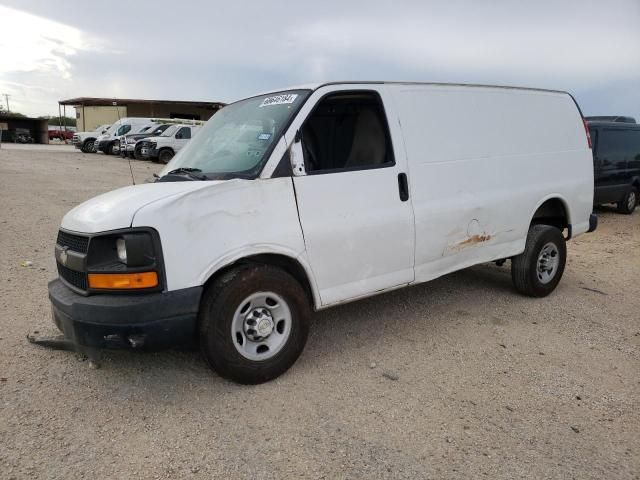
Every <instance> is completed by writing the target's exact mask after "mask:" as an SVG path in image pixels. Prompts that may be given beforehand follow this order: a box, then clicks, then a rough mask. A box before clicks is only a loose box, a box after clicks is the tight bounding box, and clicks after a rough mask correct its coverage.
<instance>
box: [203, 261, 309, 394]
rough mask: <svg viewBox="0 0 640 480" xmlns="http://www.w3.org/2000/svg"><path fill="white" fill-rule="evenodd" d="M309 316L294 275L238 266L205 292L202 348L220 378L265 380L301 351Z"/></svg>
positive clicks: (245, 380)
mask: <svg viewBox="0 0 640 480" xmlns="http://www.w3.org/2000/svg"><path fill="white" fill-rule="evenodd" d="M310 316H311V309H310V306H309V301H308V299H307V296H306V294H305V292H304V290H303V288H302V287H301V286H300V284H299V283H298V282H297V281H296V280H295V279H294V278H293V277H292V276H291V275H289V274H288V273H286V272H285V271H283V270H281V269H279V268H276V267H271V266H267V265H246V266H242V267H238V268H237V269H234V270H231V271H229V272H227V273H225V274H223V275H222V276H221V277H220V278H218V279H217V280H216V281H215V282H214V283H213V284H211V285H210V286H209V287H208V288H207V289H206V290H205V292H204V294H203V299H202V303H201V306H200V314H199V334H200V348H201V350H202V353H203V355H204V357H205V358H206V360H207V363H208V364H209V365H210V366H211V368H213V369H214V370H215V371H216V372H218V373H219V374H220V375H221V376H222V377H225V378H227V379H230V380H233V381H235V382H238V383H244V384H258V383H263V382H267V381H269V380H272V379H274V378H276V377H278V376H279V375H281V374H283V373H284V372H285V371H287V370H288V369H289V367H291V365H293V363H294V362H295V361H296V360H297V358H298V357H299V356H300V354H301V353H302V350H303V348H304V345H305V343H306V341H307V336H308V333H309V317H310Z"/></svg>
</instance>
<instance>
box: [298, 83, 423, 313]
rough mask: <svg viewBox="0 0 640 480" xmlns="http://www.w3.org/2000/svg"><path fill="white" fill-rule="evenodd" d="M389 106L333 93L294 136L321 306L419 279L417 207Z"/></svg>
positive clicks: (374, 97) (365, 94) (301, 209)
mask: <svg viewBox="0 0 640 480" xmlns="http://www.w3.org/2000/svg"><path fill="white" fill-rule="evenodd" d="M316 93H318V92H316ZM311 100H312V99H311ZM385 107H386V108H385ZM389 107H390V106H388V105H384V106H383V99H382V97H381V96H380V94H379V93H378V92H375V91H371V90H356V91H353V90H350V91H340V92H333V93H331V94H327V95H325V96H324V97H322V98H321V99H320V101H318V102H317V103H315V106H314V107H313V110H312V111H311V112H310V114H309V115H308V116H307V117H306V120H305V121H304V124H303V125H302V126H301V127H300V128H299V129H298V130H297V131H298V132H299V135H298V137H299V141H300V142H301V144H302V145H301V146H302V148H301V150H302V152H303V155H304V166H305V170H306V172H304V174H300V172H297V175H296V176H294V178H293V182H294V187H295V191H296V197H297V202H298V213H299V216H300V223H301V225H302V231H303V234H304V240H305V245H306V250H307V255H308V259H309V263H310V265H311V268H312V270H313V272H314V275H315V278H316V282H317V286H318V289H319V291H320V297H321V301H322V304H323V305H330V304H334V303H338V302H341V301H344V300H348V299H352V298H356V297H360V296H366V295H368V294H371V293H374V292H377V291H380V290H384V289H389V288H393V287H396V286H400V285H405V284H407V283H410V282H412V281H413V279H414V274H413V262H414V221H413V209H412V207H411V202H410V200H409V198H408V193H409V192H408V190H407V187H406V168H405V164H404V162H405V156H404V154H403V153H402V151H400V150H396V151H394V148H393V145H392V142H391V138H392V136H391V135H390V132H389V126H388V123H390V124H391V125H392V128H394V127H395V125H397V122H387V117H386V115H385V110H387V112H388V111H389Z"/></svg>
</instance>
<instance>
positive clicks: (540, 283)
mask: <svg viewBox="0 0 640 480" xmlns="http://www.w3.org/2000/svg"><path fill="white" fill-rule="evenodd" d="M566 259H567V246H566V242H565V239H564V237H563V236H562V232H561V231H560V230H559V229H558V228H556V227H552V226H550V225H533V226H531V227H530V228H529V234H528V235H527V243H526V246H525V249H524V252H522V253H521V254H520V255H518V256H516V257H513V258H512V259H511V279H512V280H513V284H514V285H515V287H516V290H518V291H519V292H520V293H523V294H525V295H529V296H531V297H545V296H547V295H549V294H550V293H551V292H553V290H554V289H555V288H556V286H557V285H558V282H560V279H561V278H562V273H563V272H564V266H565V263H566Z"/></svg>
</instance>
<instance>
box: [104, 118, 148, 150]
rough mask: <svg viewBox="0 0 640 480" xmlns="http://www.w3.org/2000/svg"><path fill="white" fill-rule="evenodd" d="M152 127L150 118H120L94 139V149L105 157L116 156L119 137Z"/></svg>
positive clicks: (118, 147) (118, 148)
mask: <svg viewBox="0 0 640 480" xmlns="http://www.w3.org/2000/svg"><path fill="white" fill-rule="evenodd" d="M154 125H156V123H155V122H154V121H153V119H151V118H139V117H129V118H121V119H120V120H118V121H117V122H115V123H114V124H113V125H111V126H110V127H109V128H108V129H107V131H106V132H105V133H104V134H103V135H100V136H99V137H98V138H96V140H95V142H94V149H95V150H96V151H97V152H103V153H106V154H107V155H113V154H118V153H120V137H122V135H125V134H133V133H140V132H141V131H144V130H146V129H149V128H151V127H152V126H154Z"/></svg>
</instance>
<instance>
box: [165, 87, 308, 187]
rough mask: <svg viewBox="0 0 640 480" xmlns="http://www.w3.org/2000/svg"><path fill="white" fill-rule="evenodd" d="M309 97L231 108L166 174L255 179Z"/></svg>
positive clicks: (272, 97)
mask: <svg viewBox="0 0 640 480" xmlns="http://www.w3.org/2000/svg"><path fill="white" fill-rule="evenodd" d="M309 93H310V92H309V91H308V90H290V91H286V92H279V93H276V94H269V95H261V96H258V97H253V98H248V99H246V100H240V101H239V102H236V103H232V104H231V105H227V106H226V107H224V108H223V109H221V110H220V111H219V112H217V113H216V114H215V115H214V116H213V117H211V119H210V120H209V121H208V122H207V123H206V125H205V126H204V127H202V129H201V130H200V132H199V133H198V135H197V136H196V137H195V138H193V139H192V140H190V141H189V143H188V144H187V145H186V146H185V147H184V148H183V149H182V150H180V152H179V153H178V154H177V155H176V156H175V157H174V158H173V160H171V162H169V164H168V165H167V167H166V168H165V170H164V171H163V172H162V174H166V173H167V172H170V171H173V170H176V169H178V168H191V169H193V168H197V169H199V170H200V171H202V173H203V174H204V175H205V176H206V177H207V178H220V177H224V178H231V177H234V176H237V177H243V178H255V177H256V176H257V175H258V174H259V173H260V171H261V170H262V166H263V164H264V162H266V161H267V157H268V154H269V153H271V150H272V148H273V146H274V145H275V143H276V142H277V141H278V140H279V138H280V136H281V135H282V134H283V133H284V129H285V128H286V127H287V125H288V124H289V121H290V120H291V118H292V116H293V115H294V113H295V112H297V111H298V109H299V107H300V106H301V105H302V104H303V103H304V101H305V99H306V98H307V96H308V95H309ZM167 131H168V129H167ZM166 133H167V132H166V131H165V134H166Z"/></svg>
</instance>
